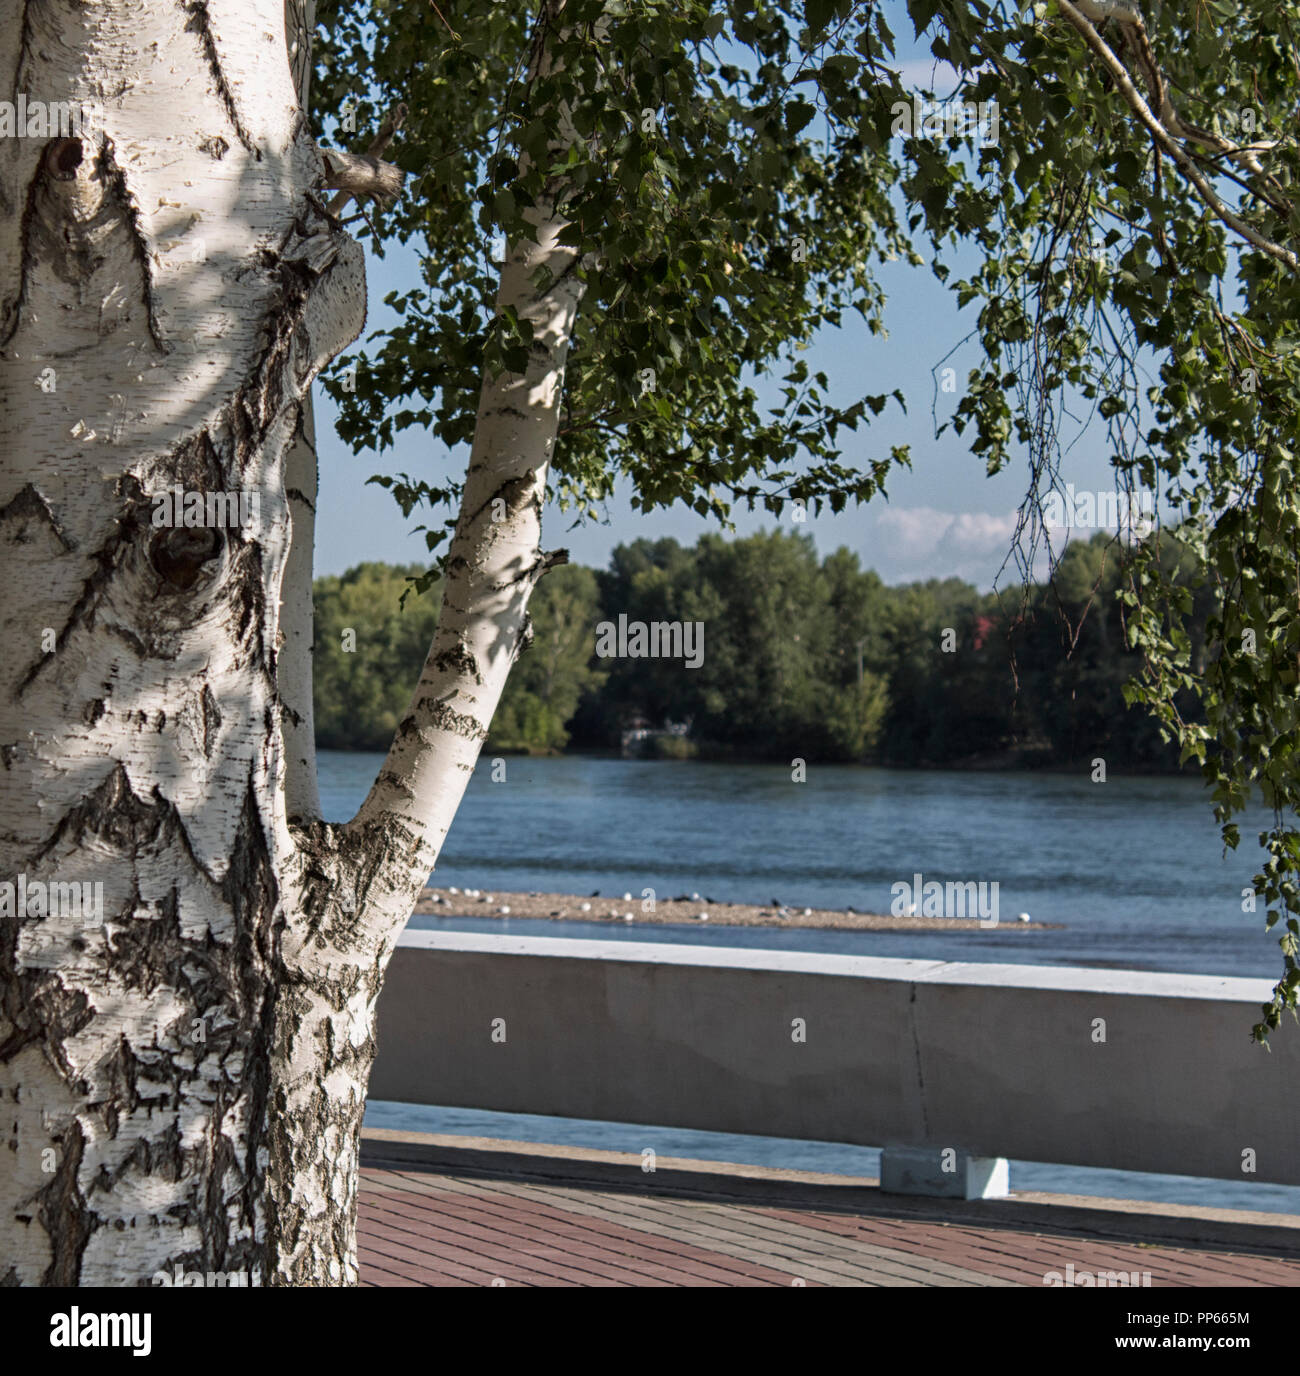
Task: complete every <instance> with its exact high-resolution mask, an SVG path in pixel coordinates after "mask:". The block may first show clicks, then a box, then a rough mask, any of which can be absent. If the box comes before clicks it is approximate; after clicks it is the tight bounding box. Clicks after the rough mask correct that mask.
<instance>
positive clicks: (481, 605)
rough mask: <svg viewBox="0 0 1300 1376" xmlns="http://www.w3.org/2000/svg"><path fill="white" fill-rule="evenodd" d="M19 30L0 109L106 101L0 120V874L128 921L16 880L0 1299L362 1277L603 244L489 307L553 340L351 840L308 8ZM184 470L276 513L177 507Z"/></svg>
mask: <svg viewBox="0 0 1300 1376" xmlns="http://www.w3.org/2000/svg"><path fill="white" fill-rule="evenodd" d="M291 8H292V6H291ZM0 33H5V34H8V35H12V36H14V38H15V46H16V49H17V58H16V61H15V62H14V63H12V64H7V65H6V67H5V71H4V74H3V75H0V100H6V99H7V100H13V101H16V100H17V97H18V95H19V93H24V94H25V95H26V96H27V97H28V99H29V100H32V99H40V100H45V101H49V100H70V101H74V102H91V101H99V102H101V103H102V109H103V122H102V126H101V127H99V128H96V129H94V130H91V131H89V132H87V134H86V135H85V136H84V137H83V138H81V139H80V140H79V141H76V140H72V141H65V140H54V141H52V140H51V139H49V138H13V139H4V138H0V399H2V401H3V406H2V408H0V542H3V557H4V568H5V572H6V578H5V581H4V586H3V590H2V591H0V625H2V626H3V632H4V637H5V638H4V645H5V647H6V651H7V653H6V654H5V655H4V656H3V657H0V770H2V773H0V779H2V780H3V783H2V786H0V881H12V882H13V883H14V885H15V886H16V885H17V884H18V881H19V877H20V876H21V877H22V879H23V882H24V883H26V884H31V883H50V882H60V883H69V882H73V881H75V882H77V883H88V884H92V885H94V884H101V885H102V886H103V887H102V893H103V921H102V923H98V924H96V923H95V922H94V921H87V920H86V918H85V916H84V914H83V915H81V916H75V915H69V914H66V913H54V914H53V915H51V913H49V912H40V911H35V912H33V911H32V909H31V907H29V908H28V909H27V911H26V912H23V913H17V912H13V911H9V912H6V911H4V907H3V902H2V901H0V1129H3V1130H2V1131H0V1284H9V1285H38V1284H47V1285H49V1284H52V1285H148V1284H150V1282H151V1278H152V1277H153V1275H154V1274H155V1273H156V1272H158V1271H167V1272H170V1271H172V1270H173V1269H174V1268H175V1267H176V1266H177V1265H179V1266H181V1267H182V1268H183V1269H185V1270H200V1271H225V1272H232V1271H241V1270H242V1271H245V1272H247V1273H248V1274H249V1275H250V1277H251V1278H252V1279H253V1280H254V1281H255V1282H256V1281H258V1280H260V1281H261V1282H262V1283H290V1284H346V1283H350V1282H352V1281H354V1280H355V1278H356V1260H355V1207H356V1155H357V1147H358V1141H359V1129H360V1122H361V1114H362V1109H363V1104H364V1095H365V1086H366V1080H367V1077H368V1074H369V1069H370V1064H371V1060H372V1058H373V1051H374V1044H373V1025H374V1009H375V1001H376V999H377V997H378V994H379V988H380V985H381V982H382V976H383V970H384V968H385V966H386V964H387V960H388V957H389V956H390V955H391V952H392V949H393V947H394V945H395V944H396V940H397V936H398V934H399V932H400V930H401V928H402V926H403V924H404V923H405V921H406V918H407V916H408V914H409V912H410V910H411V907H412V903H413V900H414V897H415V894H416V893H417V892H418V890H419V888H420V886H421V885H422V884H423V882H424V881H425V879H426V877H427V875H428V873H429V871H430V870H431V868H432V866H433V863H434V860H435V859H436V857H437V853H438V849H439V847H440V845H441V840H442V837H443V836H444V835H445V833H446V830H447V827H448V825H449V823H450V820H451V817H452V815H453V813H454V811H455V807H456V804H457V803H458V802H459V799H460V796H461V793H462V792H463V789H464V786H465V782H466V780H467V779H468V776H469V774H470V772H471V771H472V769H473V766H474V761H475V758H476V756H477V753H478V749H479V746H480V743H481V741H482V738H483V735H484V734H485V732H486V729H487V725H488V722H489V720H490V718H491V715H492V712H493V710H494V708H495V706H496V702H497V700H498V698H499V696H500V692H501V688H502V686H503V684H504V681H505V677H506V674H507V672H508V670H509V667H510V664H511V662H512V660H513V658H514V655H515V653H516V650H517V648H518V646H519V643H520V641H521V638H522V637H523V635H524V628H525V621H526V610H525V609H526V603H527V599H528V594H529V592H530V590H531V588H532V586H533V584H534V583H535V581H536V579H537V578H538V577H539V576H540V574H541V572H542V571H543V570H544V568H545V567H546V563H547V560H546V559H545V558H544V557H543V556H542V555H541V554H540V553H539V538H540V513H541V506H542V500H543V495H544V491H545V483H546V471H547V462H548V459H549V456H550V452H551V448H552V445H553V443H554V436H555V429H556V422H557V413H558V403H559V395H560V387H561V382H562V376H563V368H564V360H565V353H566V350H567V346H568V339H569V334H570V330H571V327H572V321H573V315H574V311H575V310H576V307H577V303H578V299H579V295H580V287H579V284H578V281H577V278H576V275H575V272H574V263H573V254H572V251H571V250H569V249H566V248H564V247H563V246H561V245H559V244H558V242H557V236H558V234H559V231H560V229H561V227H562V221H561V219H560V218H559V216H558V214H557V213H556V211H555V208H554V203H553V202H552V203H550V204H548V203H547V202H545V201H543V202H542V204H541V206H540V209H539V238H540V243H539V244H538V245H531V244H530V245H524V246H516V247H515V248H513V249H512V251H511V253H510V255H509V258H508V262H507V264H506V265H505V268H504V270H503V274H502V282H501V291H500V297H499V300H500V303H501V305H502V306H504V305H507V304H508V305H513V306H515V307H516V309H518V311H519V314H520V316H521V317H524V318H527V319H529V320H531V321H532V322H533V323H534V326H535V328H536V332H537V343H536V345H535V347H534V350H533V357H532V359H531V360H530V363H529V366H528V370H527V372H526V373H525V375H524V376H522V377H513V376H504V377H501V378H498V379H496V380H494V381H489V382H487V383H485V386H484V389H483V397H482V402H481V405H480V410H479V430H478V434H477V436H476V439H475V443H474V446H473V455H472V459H471V464H470V471H469V474H468V481H467V486H466V494H465V505H464V511H463V512H462V516H461V520H460V524H459V527H458V530H457V534H456V537H455V541H454V543H453V546H452V549H451V555H450V557H451V566H450V569H449V575H448V579H447V593H446V604H445V607H444V612H443V617H442V621H441V624H440V626H439V630H438V636H437V640H436V642H435V644H434V646H433V648H432V650H431V652H430V656H429V661H428V664H427V665H426V667H425V670H424V674H423V677H422V679H421V682H420V686H419V688H418V690H417V692H416V694H415V698H414V700H413V703H412V707H411V711H410V715H409V716H408V718H407V720H406V721H405V722H404V723H403V725H402V727H401V729H400V731H399V732H398V735H397V739H396V741H395V742H394V745H393V749H392V751H391V752H390V754H389V757H388V760H387V762H386V765H385V767H384V770H383V772H382V774H381V776H380V778H379V779H378V780H377V782H376V784H375V787H374V789H373V790H372V792H371V794H370V796H369V798H368V799H367V801H366V803H365V805H364V806H363V808H362V809H361V811H360V812H359V814H358V816H357V817H356V818H355V819H354V820H353V821H352V822H351V823H349V824H348V825H347V826H344V827H335V826H327V825H325V824H324V823H322V822H320V821H319V820H318V819H317V818H316V817H315V816H314V811H315V810H314V808H313V806H312V794H311V787H310V786H306V787H305V786H304V784H303V779H304V778H305V775H306V764H305V762H306V761H307V759H308V758H309V753H310V747H309V743H305V742H304V740H303V738H302V731H303V727H302V721H303V710H304V706H307V707H308V708H309V703H310V684H309V682H305V681H304V675H303V670H302V665H303V664H304V663H305V662H306V655H305V653H303V646H302V643H301V636H302V634H303V633H304V631H305V634H306V635H308V636H309V635H310V624H309V619H308V622H307V623H306V624H305V626H304V621H303V616H304V610H303V608H304V605H305V606H306V609H307V611H306V615H307V616H308V618H309V612H310V602H309V599H308V600H307V602H306V603H305V604H304V601H303V596H302V593H303V579H305V580H306V582H307V586H308V588H309V584H310V562H309V561H307V560H305V559H303V558H301V557H300V556H299V555H297V554H296V555H294V556H293V558H292V559H291V557H290V553H289V535H290V503H289V500H288V498H287V495H286V488H287V487H290V486H296V487H297V489H298V490H299V491H305V490H306V489H305V488H303V486H302V483H303V481H304V480H305V479H304V477H303V474H302V472H301V471H300V472H298V473H293V474H290V473H287V472H286V467H287V466H288V467H290V468H292V467H294V465H295V464H297V465H298V466H299V468H301V464H300V463H299V461H300V460H301V458H302V455H301V452H299V454H298V457H297V459H295V460H294V462H293V463H290V462H289V460H288V457H287V456H288V453H289V451H290V448H291V446H292V445H293V443H294V438H295V435H296V434H299V433H300V431H299V426H300V418H301V408H302V400H303V397H304V395H305V393H306V390H307V388H308V386H309V384H310V381H311V379H312V377H313V376H315V374H316V372H317V371H318V370H319V369H320V367H321V366H323V364H324V363H325V362H326V361H327V360H328V359H329V358H330V357H332V356H333V355H334V354H335V353H337V352H338V351H339V349H341V348H342V347H344V346H345V345H346V343H347V342H349V341H350V340H351V339H353V338H355V336H356V335H357V333H358V332H359V331H360V329H361V326H362V323H363V320H364V281H363V270H362V255H361V252H360V250H359V248H358V247H357V246H356V245H355V244H354V243H353V242H352V241H351V240H350V239H349V238H348V237H347V236H346V235H345V234H344V233H343V232H342V231H341V230H340V229H339V228H338V226H337V223H336V222H335V221H333V220H331V219H329V218H327V216H326V215H325V214H324V213H323V205H322V202H321V200H320V198H319V196H318V195H317V194H315V193H316V192H318V191H319V190H320V188H321V187H322V185H323V184H324V183H325V181H326V174H325V168H324V165H323V162H322V159H321V155H320V153H319V152H318V150H317V149H316V146H315V144H314V142H313V140H312V138H311V136H310V134H309V132H308V130H307V129H306V127H305V123H304V120H303V118H302V115H301V111H300V108H299V102H298V99H297V94H296V91H295V83H294V77H293V74H292V72H291V68H290V62H289V58H288V52H287V48H286V32H285V23H284V17H283V15H282V14H281V13H280V12H279V6H278V5H277V6H274V7H273V8H268V7H266V6H257V5H254V4H252V3H251V0H206V3H205V2H204V0H189V2H188V3H183V4H175V3H169V4H162V3H146V4H144V5H134V6H128V5H126V4H124V3H120V0H102V2H101V3H98V4H95V5H90V6H87V5H83V4H80V3H74V2H73V0H43V3H41V4H39V5H37V4H35V3H32V2H31V0H27V3H24V2H23V0H0ZM296 61H297V65H298V67H299V70H300V71H301V64H302V58H301V48H299V51H298V53H297V55H296ZM78 158H79V160H78ZM541 263H545V264H547V265H548V266H549V267H550V268H551V269H552V272H553V273H554V278H555V280H554V282H553V284H552V285H551V286H550V287H549V288H547V289H546V290H540V289H538V288H537V287H536V286H535V285H534V284H533V281H532V277H531V272H532V270H533V269H534V268H535V267H536V266H537V265H539V264H541ZM300 450H301V446H300ZM178 484H179V485H180V486H182V487H183V488H185V489H187V490H194V491H199V492H203V493H213V492H223V493H253V494H256V496H257V498H258V514H257V517H256V519H255V520H253V521H252V522H251V523H250V524H248V525H246V526H243V527H242V528H238V529H214V528H210V527H204V528H189V529H187V528H184V527H180V528H158V527H155V525H154V524H153V521H152V517H153V513H154V510H155V499H156V497H157V496H158V494H160V493H162V492H164V491H166V490H169V489H172V488H173V487H175V486H176V485H178ZM498 497H499V498H501V499H503V502H504V519H502V520H500V521H495V522H494V521H493V520H492V515H493V499H494V498H498ZM305 526H306V522H305V521H304V522H301V523H300V524H299V527H298V530H297V531H296V532H295V533H296V535H297V536H298V538H299V539H300V540H301V539H302V538H303V536H304V533H305ZM286 564H288V565H289V569H290V574H291V576H290V580H289V582H288V583H287V584H285V583H284V582H283V579H284V578H285V576H286ZM282 605H283V614H284V617H285V624H284V626H283V627H282V625H281V620H280V618H281V608H282ZM282 631H283V632H284V634H285V635H288V634H289V633H290V632H291V631H292V632H293V633H294V634H296V635H297V636H298V637H299V641H298V643H297V644H296V648H295V649H294V650H293V651H292V652H291V653H290V658H294V659H295V662H296V665H297V667H296V668H295V669H294V670H293V671H292V673H290V674H283V673H282V666H281V654H282ZM283 649H284V651H286V652H287V651H289V645H288V644H285V645H284V646H283ZM295 675H296V677H295ZM286 694H287V695H288V696H289V700H290V704H291V705H293V709H294V711H295V713H296V714H297V717H298V720H297V721H294V720H293V719H292V718H291V717H290V716H289V715H288V713H287V712H286ZM306 722H307V726H306V730H307V731H309V730H310V716H309V714H308V715H307V716H306ZM291 732H297V733H298V739H297V744H296V746H295V751H297V749H298V746H301V747H302V753H301V754H300V755H299V754H297V753H296V754H295V763H294V765H293V772H294V774H295V777H296V779H297V782H296V783H295V784H294V785H293V791H292V794H291V793H290V792H289V791H288V790H287V784H288V777H289V773H290V769H289V766H288V764H287V762H286V742H287V741H288V740H289V739H291ZM304 800H305V801H304ZM298 818H301V819H302V820H301V821H298V820H297V819H298ZM0 893H3V890H0Z"/></svg>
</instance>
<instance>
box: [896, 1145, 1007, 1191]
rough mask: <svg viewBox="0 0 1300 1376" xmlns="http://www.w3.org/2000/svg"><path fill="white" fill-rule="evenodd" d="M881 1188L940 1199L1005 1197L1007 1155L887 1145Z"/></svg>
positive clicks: (947, 1148)
mask: <svg viewBox="0 0 1300 1376" xmlns="http://www.w3.org/2000/svg"><path fill="white" fill-rule="evenodd" d="M880 1188H881V1189H882V1190H884V1191H885V1192H886V1193H887V1194H924V1195H931V1196H933V1197H935V1198H938V1199H1003V1198H1005V1197H1006V1194H1007V1190H1008V1189H1009V1188H1010V1168H1009V1167H1008V1165H1007V1159H1006V1157H1005V1156H971V1155H970V1154H969V1153H968V1152H964V1151H959V1150H958V1149H957V1148H956V1147H886V1148H885V1149H884V1150H883V1151H882V1152H881V1153H880Z"/></svg>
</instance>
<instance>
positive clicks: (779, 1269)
mask: <svg viewBox="0 0 1300 1376" xmlns="http://www.w3.org/2000/svg"><path fill="white" fill-rule="evenodd" d="M787 1197H788V1196H787ZM1063 1217H1065V1214H1064V1212H1063ZM1052 1222H1054V1220H1052V1221H1049V1224H1048V1225H1047V1227H1048V1230H1047V1231H1037V1230H1035V1229H1033V1228H1028V1227H1023V1226H1016V1225H1015V1223H1014V1222H1012V1223H1001V1224H996V1225H990V1226H987V1227H986V1226H976V1225H973V1224H971V1223H970V1222H969V1221H968V1218H967V1220H966V1221H962V1222H960V1223H945V1222H943V1221H935V1220H934V1218H933V1217H930V1218H917V1217H909V1216H898V1217H894V1216H891V1215H890V1214H889V1213H888V1212H883V1213H882V1212H880V1211H879V1210H878V1208H876V1207H872V1208H871V1209H870V1211H868V1212H861V1211H860V1212H857V1213H854V1212H852V1211H849V1210H844V1209H837V1210H835V1211H829V1210H822V1209H819V1208H803V1207H794V1206H787V1205H777V1206H775V1207H774V1206H773V1205H772V1204H768V1203H764V1202H761V1200H759V1201H758V1202H755V1200H754V1199H753V1198H750V1197H743V1198H742V1197H739V1196H738V1195H737V1194H736V1192H735V1191H734V1190H733V1191H732V1192H731V1193H730V1194H728V1193H727V1188H726V1182H725V1180H723V1181H720V1186H719V1190H718V1191H717V1194H716V1196H715V1195H713V1194H712V1192H711V1189H710V1191H709V1192H708V1193H707V1196H706V1197H699V1195H698V1192H697V1193H696V1194H692V1195H691V1196H690V1197H682V1196H681V1195H680V1194H674V1193H673V1192H672V1191H671V1190H665V1191H663V1192H660V1193H656V1192H654V1191H645V1192H643V1191H641V1190H635V1191H628V1190H625V1189H616V1188H612V1187H609V1186H597V1185H588V1184H584V1183H579V1182H578V1181H576V1180H573V1179H567V1178H564V1177H563V1176H561V1177H560V1178H558V1179H547V1180H542V1181H539V1180H535V1179H528V1178H519V1179H512V1178H507V1177H502V1176H490V1177H488V1176H483V1177H475V1176H473V1175H466V1174H463V1173H462V1174H460V1175H457V1174H455V1173H453V1172H450V1171H438V1170H421V1169H414V1168H411V1169H399V1168H393V1169H384V1168H380V1167H375V1166H367V1167H365V1168H363V1170H362V1172H361V1194H360V1205H359V1260H360V1267H361V1280H362V1284H364V1285H371V1286H385V1287H387V1286H417V1287H425V1288H434V1287H440V1286H449V1287H467V1286H483V1285H491V1284H492V1283H493V1282H494V1281H495V1282H496V1283H497V1284H500V1283H502V1282H504V1283H505V1284H506V1285H507V1286H530V1287H538V1286H542V1287H551V1286H556V1287H565V1288H567V1287H571V1286H578V1287H598V1288H602V1289H605V1288H628V1287H639V1286H646V1287H652V1288H664V1287H703V1288H717V1287H734V1288H751V1287H754V1286H773V1285H779V1286H784V1287H789V1286H791V1285H792V1284H795V1283H800V1284H805V1285H811V1286H820V1285H827V1286H860V1287H872V1288H874V1287H881V1286H883V1287H898V1286H942V1287H951V1286H971V1285H976V1286H987V1285H992V1286H1005V1285H1012V1286H1026V1287H1041V1286H1042V1283H1043V1276H1044V1275H1045V1274H1047V1273H1049V1272H1051V1271H1061V1272H1064V1271H1065V1269H1066V1266H1067V1265H1068V1264H1070V1263H1073V1265H1074V1268H1075V1271H1076V1272H1081V1271H1087V1272H1092V1273H1093V1274H1096V1273H1097V1272H1099V1271H1107V1272H1120V1273H1122V1274H1127V1273H1131V1272H1134V1271H1136V1272H1138V1273H1143V1272H1150V1273H1151V1279H1152V1284H1153V1285H1154V1286H1162V1287H1163V1286H1215V1287H1218V1286H1297V1285H1300V1261H1295V1260H1290V1259H1287V1258H1278V1257H1274V1256H1271V1255H1258V1254H1253V1255H1252V1254H1250V1253H1249V1252H1226V1251H1221V1250H1213V1249H1206V1248H1196V1247H1190V1246H1189V1247H1177V1246H1167V1245H1163V1244H1162V1245H1158V1246H1157V1245H1150V1244H1146V1243H1137V1242H1133V1241H1128V1240H1115V1239H1111V1238H1108V1237H1105V1236H1098V1235H1097V1228H1096V1226H1090V1228H1089V1230H1088V1231H1084V1230H1083V1229H1082V1228H1080V1229H1079V1230H1078V1231H1073V1230H1072V1229H1071V1228H1070V1227H1069V1226H1067V1225H1066V1224H1062V1226H1061V1227H1059V1228H1056V1227H1052V1226H1051V1225H1052ZM1115 1226H1116V1229H1120V1228H1123V1227H1124V1226H1125V1224H1124V1220H1123V1217H1122V1216H1119V1217H1117V1221H1116V1225H1115ZM1129 1236H1130V1237H1131V1236H1132V1232H1131V1231H1130V1232H1129ZM1238 1236H1240V1234H1238Z"/></svg>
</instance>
